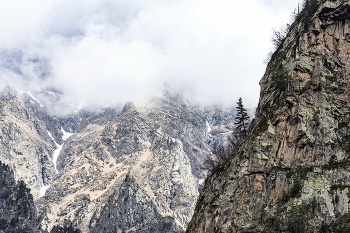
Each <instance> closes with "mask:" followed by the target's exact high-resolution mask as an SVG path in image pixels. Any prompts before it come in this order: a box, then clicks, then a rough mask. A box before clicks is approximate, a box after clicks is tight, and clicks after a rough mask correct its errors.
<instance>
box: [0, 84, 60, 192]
mask: <svg viewBox="0 0 350 233" xmlns="http://www.w3.org/2000/svg"><path fill="white" fill-rule="evenodd" d="M55 148H56V145H55V144H54V142H53V140H52V139H51V138H50V136H49V133H48V131H47V128H46V127H45V124H44V123H43V122H42V121H41V120H39V119H38V118H37V117H36V116H35V114H34V112H33V111H32V110H31V109H30V108H28V107H27V106H26V105H25V104H24V102H23V101H22V99H21V97H20V96H19V95H18V93H17V92H16V91H15V90H14V89H12V88H10V87H8V88H5V89H4V90H3V91H2V92H0V161H1V162H3V163H6V164H8V165H9V166H10V167H11V168H12V169H13V170H14V172H15V179H16V180H17V181H19V180H23V181H24V182H25V183H26V184H27V185H28V187H29V188H30V189H31V192H32V194H33V196H34V199H37V198H39V192H40V189H41V188H42V187H43V186H47V185H49V184H50V183H51V182H52V180H53V179H54V176H55V171H54V165H53V161H52V159H53V158H52V153H53V151H54V150H55Z"/></svg>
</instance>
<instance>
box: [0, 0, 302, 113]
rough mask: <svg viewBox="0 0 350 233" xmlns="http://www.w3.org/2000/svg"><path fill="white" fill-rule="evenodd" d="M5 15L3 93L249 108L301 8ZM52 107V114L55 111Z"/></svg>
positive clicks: (214, 6) (170, 1)
mask: <svg viewBox="0 0 350 233" xmlns="http://www.w3.org/2000/svg"><path fill="white" fill-rule="evenodd" d="M1 5H2V7H1V8H0V30H1V32H2V36H1V37H0V53H1V58H0V80H1V82H0V88H1V89H2V88H4V87H5V86H7V85H10V86H14V87H15V88H16V89H17V90H18V91H20V92H25V91H30V92H32V94H34V95H36V93H38V91H40V90H47V89H50V88H55V89H56V90H60V93H61V94H62V96H61V101H62V103H63V102H64V103H72V104H74V105H76V106H97V107H98V106H105V105H115V104H122V103H125V102H126V101H134V102H137V103H139V102H140V103H142V102H144V101H146V100H148V99H149V98H150V97H152V96H157V95H160V93H161V92H162V90H163V89H164V87H166V88H170V89H173V90H177V91H178V90H181V91H184V92H185V93H186V95H187V96H190V97H191V98H192V99H193V101H195V102H196V103H198V104H204V105H208V104H224V105H232V104H235V103H236V102H237V100H238V98H239V97H242V99H243V102H244V104H245V106H246V107H248V108H253V107H255V106H256V105H257V103H258V100H259V90H260V88H259V80H260V79H261V77H262V76H263V74H264V71H265V68H266V64H264V62H263V61H264V60H265V58H266V57H267V54H268V53H269V51H271V50H272V49H273V48H272V44H271V42H270V38H271V35H272V32H273V29H277V28H280V27H282V26H283V25H285V24H286V23H288V22H290V15H291V12H292V11H293V10H294V9H295V8H296V7H297V5H298V1H297V0H285V1H279V0H250V1H239V0H215V1H214V0H163V1H160V0H149V1H147V2H145V1H141V0H128V1H126V0H117V1H115V0H113V1H112V0H76V1H68V0H53V1H46V0H32V1H21V0H12V1H3V0H1ZM48 107H49V106H48Z"/></svg>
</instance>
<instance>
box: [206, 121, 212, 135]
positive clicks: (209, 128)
mask: <svg viewBox="0 0 350 233" xmlns="http://www.w3.org/2000/svg"><path fill="white" fill-rule="evenodd" d="M205 123H206V124H207V131H208V133H210V131H211V127H210V125H209V122H208V121H206V122H205Z"/></svg>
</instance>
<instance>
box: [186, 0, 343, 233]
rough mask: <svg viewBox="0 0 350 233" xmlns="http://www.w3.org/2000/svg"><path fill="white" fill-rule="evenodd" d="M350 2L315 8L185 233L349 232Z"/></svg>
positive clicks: (289, 39)
mask: <svg viewBox="0 0 350 233" xmlns="http://www.w3.org/2000/svg"><path fill="white" fill-rule="evenodd" d="M349 6H350V1H348V0H346V1H340V0H332V1H330V0H314V1H308V3H307V5H306V7H305V8H304V9H303V10H302V11H301V13H300V14H299V15H298V16H297V17H296V21H295V22H294V23H293V24H292V26H291V28H290V31H289V32H288V34H287V36H286V38H285V39H284V40H283V41H282V43H281V45H280V46H279V48H278V49H277V51H276V52H275V53H274V54H273V55H272V58H271V61H270V62H269V64H268V66H267V70H266V73H265V75H264V77H263V78H262V80H261V82H260V85H261V94H260V101H259V106H258V109H257V112H256V119H255V120H254V122H253V126H254V127H253V129H252V131H251V132H250V133H249V135H248V136H247V137H246V139H245V140H244V141H243V143H242V144H241V145H240V147H239V149H238V150H237V152H236V153H235V154H234V156H233V158H232V160H231V161H230V162H229V163H227V164H221V165H220V166H218V167H217V168H216V169H215V170H214V171H213V172H212V173H211V174H210V175H209V177H208V178H207V179H206V181H205V185H204V188H203V190H202V192H201V195H200V196H199V201H198V203H197V206H196V209H195V214H194V216H193V218H192V220H191V223H190V224H189V227H188V229H187V232H196V233H200V232H347V231H348V230H349V228H350V226H349V221H348V219H349V205H348V203H349V200H350V199H349V191H350V189H349V188H350V181H349V178H348V177H349V172H350V170H349V153H350V150H349V148H350V147H349V140H348V139H349V132H350V131H349V129H350V124H349V112H350V99H349V96H350V95H349V94H350V93H349V90H350V89H349V84H350V81H349V79H348V77H349V68H350V63H349V50H350V44H349V41H348V40H349V39H348V34H349V28H350V27H349V25H350V19H349V17H348V15H349V9H350V8H349Z"/></svg>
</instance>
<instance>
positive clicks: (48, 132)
mask: <svg viewBox="0 0 350 233" xmlns="http://www.w3.org/2000/svg"><path fill="white" fill-rule="evenodd" d="M47 134H48V135H49V136H50V138H51V139H52V140H54V141H55V139H54V138H53V136H52V134H51V133H50V131H47ZM55 143H56V142H55Z"/></svg>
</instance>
